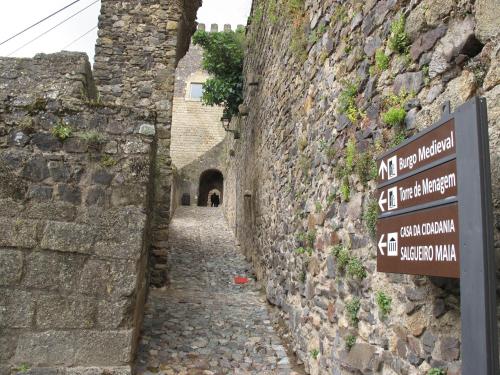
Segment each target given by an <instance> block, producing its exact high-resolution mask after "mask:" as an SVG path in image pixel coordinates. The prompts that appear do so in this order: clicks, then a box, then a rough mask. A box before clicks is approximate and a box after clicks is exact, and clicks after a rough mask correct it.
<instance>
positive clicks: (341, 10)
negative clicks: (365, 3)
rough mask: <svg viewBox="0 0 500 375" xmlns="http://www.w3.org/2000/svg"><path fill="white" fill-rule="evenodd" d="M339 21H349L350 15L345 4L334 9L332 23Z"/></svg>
mask: <svg viewBox="0 0 500 375" xmlns="http://www.w3.org/2000/svg"><path fill="white" fill-rule="evenodd" d="M338 21H340V22H342V23H344V22H347V21H349V15H348V13H347V9H346V6H345V5H338V6H337V7H336V8H335V10H334V11H333V15H332V24H333V23H335V22H338Z"/></svg>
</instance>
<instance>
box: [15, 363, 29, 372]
mask: <svg viewBox="0 0 500 375" xmlns="http://www.w3.org/2000/svg"><path fill="white" fill-rule="evenodd" d="M15 370H16V371H17V372H20V373H22V374H25V373H27V372H28V371H29V370H30V367H29V365H28V364H26V363H22V364H20V365H19V366H18V367H17V368H16V369H15Z"/></svg>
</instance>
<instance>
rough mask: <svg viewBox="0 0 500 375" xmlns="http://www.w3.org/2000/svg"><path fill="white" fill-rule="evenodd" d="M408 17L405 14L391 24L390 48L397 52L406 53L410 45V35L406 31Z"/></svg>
mask: <svg viewBox="0 0 500 375" xmlns="http://www.w3.org/2000/svg"><path fill="white" fill-rule="evenodd" d="M405 24H406V19H405V17H404V16H403V15H401V16H399V18H398V19H396V20H394V21H393V22H392V24H391V35H390V36H389V48H390V49H391V50H392V51H393V52H396V53H399V54H405V53H407V52H408V48H409V46H410V37H409V36H408V34H407V33H406V31H405Z"/></svg>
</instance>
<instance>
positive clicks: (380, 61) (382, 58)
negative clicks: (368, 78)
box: [375, 49, 389, 72]
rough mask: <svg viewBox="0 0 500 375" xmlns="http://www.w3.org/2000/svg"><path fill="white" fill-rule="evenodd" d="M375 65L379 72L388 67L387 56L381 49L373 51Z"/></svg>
mask: <svg viewBox="0 0 500 375" xmlns="http://www.w3.org/2000/svg"><path fill="white" fill-rule="evenodd" d="M375 67H376V68H377V71H379V72H383V71H384V70H386V69H387V68H389V56H387V55H386V54H385V53H384V51H383V50H382V49H379V50H377V52H375Z"/></svg>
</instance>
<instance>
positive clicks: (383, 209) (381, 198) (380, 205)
mask: <svg viewBox="0 0 500 375" xmlns="http://www.w3.org/2000/svg"><path fill="white" fill-rule="evenodd" d="M382 178H383V177H382ZM384 193H385V191H383V190H382V193H381V194H380V198H379V199H378V206H379V207H380V210H381V211H382V212H385V208H384V204H385V203H387V199H385V198H384Z"/></svg>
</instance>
